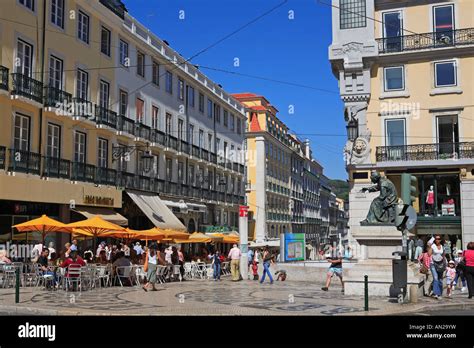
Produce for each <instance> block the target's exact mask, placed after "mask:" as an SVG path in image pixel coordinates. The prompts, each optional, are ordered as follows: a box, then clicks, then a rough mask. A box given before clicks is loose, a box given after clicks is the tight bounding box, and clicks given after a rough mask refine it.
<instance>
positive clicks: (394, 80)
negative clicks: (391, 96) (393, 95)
mask: <svg viewBox="0 0 474 348" xmlns="http://www.w3.org/2000/svg"><path fill="white" fill-rule="evenodd" d="M404 70H405V69H404V67H403V66H396V67H388V68H384V89H385V92H389V91H403V90H404V89H405V81H404V80H405V76H404V74H405V73H404Z"/></svg>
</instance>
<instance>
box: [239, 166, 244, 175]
mask: <svg viewBox="0 0 474 348" xmlns="http://www.w3.org/2000/svg"><path fill="white" fill-rule="evenodd" d="M239 172H240V174H244V172H245V166H244V165H243V164H239Z"/></svg>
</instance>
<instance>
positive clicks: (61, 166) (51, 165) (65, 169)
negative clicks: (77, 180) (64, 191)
mask: <svg viewBox="0 0 474 348" xmlns="http://www.w3.org/2000/svg"><path fill="white" fill-rule="evenodd" d="M43 176H45V177H48V178H63V179H69V178H70V177H71V161H69V160H65V159H61V158H57V157H49V156H46V157H44V168H43Z"/></svg>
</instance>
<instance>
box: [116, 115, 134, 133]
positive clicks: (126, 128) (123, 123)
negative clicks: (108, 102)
mask: <svg viewBox="0 0 474 348" xmlns="http://www.w3.org/2000/svg"><path fill="white" fill-rule="evenodd" d="M117 128H118V130H119V131H121V132H126V133H128V134H130V135H135V122H134V121H133V120H132V119H131V118H128V117H126V116H124V115H119V116H117Z"/></svg>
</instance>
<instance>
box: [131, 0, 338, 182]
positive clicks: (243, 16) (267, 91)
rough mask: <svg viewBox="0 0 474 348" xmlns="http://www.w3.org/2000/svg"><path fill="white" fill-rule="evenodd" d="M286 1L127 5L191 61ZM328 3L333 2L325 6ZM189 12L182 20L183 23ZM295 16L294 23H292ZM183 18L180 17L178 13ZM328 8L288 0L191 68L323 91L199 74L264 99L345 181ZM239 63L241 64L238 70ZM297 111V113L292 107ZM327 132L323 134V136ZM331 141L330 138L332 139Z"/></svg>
mask: <svg viewBox="0 0 474 348" xmlns="http://www.w3.org/2000/svg"><path fill="white" fill-rule="evenodd" d="M281 2H282V0H125V1H124V3H125V4H126V6H127V8H128V10H129V13H130V14H131V15H132V16H133V17H135V18H137V19H138V20H139V21H140V22H142V23H143V24H144V25H146V26H147V27H148V28H149V29H150V30H152V31H153V32H154V33H155V34H157V35H158V36H159V37H160V38H162V39H164V40H167V41H168V42H169V44H170V45H171V46H172V47H173V48H174V49H175V50H177V51H178V52H180V54H181V55H182V56H184V57H185V58H188V57H190V56H192V55H193V54H195V53H197V52H199V51H200V50H202V49H203V48H205V47H207V46H209V45H211V44H213V43H215V42H216V41H218V40H220V39H221V38H223V37H224V36H226V35H227V34H229V33H231V32H233V31H234V30H236V29H237V28H239V27H241V26H242V25H244V24H245V23H247V22H249V21H251V20H252V19H254V18H256V17H258V16H260V15H261V14H263V13H265V12H266V11H268V10H269V9H271V8H273V7H275V6H276V5H278V4H280V3H281ZM328 2H329V1H328ZM180 11H184V16H185V18H184V20H183V19H180V18H179V16H180ZM289 11H293V13H294V19H292V20H291V19H289V18H288V17H289ZM181 14H182V13H181ZM330 43H331V9H330V7H328V6H324V5H321V4H318V3H317V1H316V0H289V1H288V3H286V4H285V5H283V6H282V7H280V8H278V9H277V10H275V11H274V12H272V13H271V14H269V15H267V16H265V17H263V18H262V19H260V20H258V21H257V22H255V23H253V24H251V25H250V26H248V27H246V28H245V29H243V30H241V31H240V32H238V33H237V34H235V35H234V36H232V37H230V38H228V39H226V40H225V41H223V42H221V43H220V44H218V45H217V46H215V47H213V48H211V49H210V50H208V51H206V52H205V53H203V54H201V55H200V56H198V57H196V58H195V59H193V60H192V63H194V64H199V65H202V66H208V67H212V68H218V69H224V70H229V71H235V72H237V73H241V74H248V75H256V76H262V77H266V78H270V79H275V80H282V81H287V82H291V83H295V84H300V85H307V86H312V87H315V88H322V89H325V90H329V91H330V92H332V93H329V92H323V91H318V90H314V89H308V88H300V87H295V86H290V85H285V84H280V83H276V82H270V81H265V80H259V79H253V78H248V77H242V76H237V75H232V74H229V73H224V72H219V71H214V70H208V69H204V68H201V71H203V73H205V74H206V75H208V76H209V77H210V78H211V79H213V80H214V81H216V82H217V83H220V84H221V85H222V86H223V87H224V89H225V90H226V91H227V92H230V93H237V92H254V93H257V94H262V95H264V96H265V97H266V98H267V99H268V100H269V101H270V102H271V103H272V104H273V105H275V106H276V107H277V108H278V109H279V111H280V114H279V117H280V118H281V119H282V120H283V122H285V123H286V124H287V125H288V127H289V128H290V129H291V130H292V131H293V132H294V133H296V134H298V135H300V137H301V138H303V139H304V138H308V139H309V140H310V141H311V144H312V148H313V155H314V156H315V157H316V159H318V160H319V161H320V162H321V164H322V165H323V166H324V168H325V174H326V175H327V176H329V177H330V178H338V179H344V180H345V179H346V178H347V174H346V171H345V169H344V161H343V156H342V149H343V147H344V144H345V137H344V134H345V124H344V120H343V112H342V102H341V101H340V98H339V94H338V86H337V80H336V79H335V78H334V76H333V75H332V72H331V67H330V64H329V61H328V46H329V45H330ZM234 58H238V59H239V61H240V66H239V67H234ZM290 105H291V106H294V114H289V107H290ZM324 134H325V135H326V136H324ZM328 135H329V136H328Z"/></svg>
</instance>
